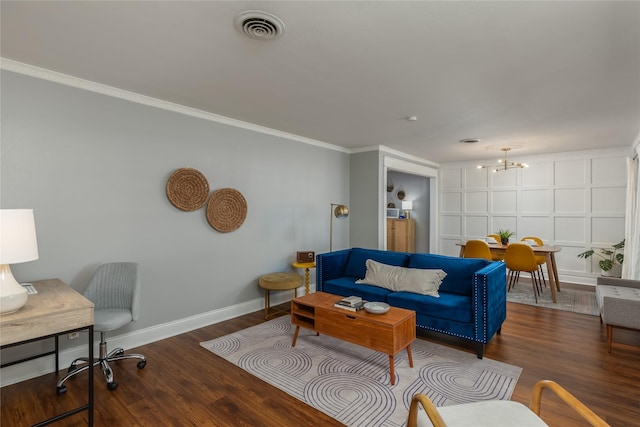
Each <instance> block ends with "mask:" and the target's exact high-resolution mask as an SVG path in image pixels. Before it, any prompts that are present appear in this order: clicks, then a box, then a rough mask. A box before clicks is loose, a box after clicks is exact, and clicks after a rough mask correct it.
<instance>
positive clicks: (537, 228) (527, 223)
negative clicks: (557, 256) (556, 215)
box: [518, 216, 553, 243]
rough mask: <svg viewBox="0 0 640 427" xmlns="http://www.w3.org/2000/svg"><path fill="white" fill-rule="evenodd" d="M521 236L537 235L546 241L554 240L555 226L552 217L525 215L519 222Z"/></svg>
mask: <svg viewBox="0 0 640 427" xmlns="http://www.w3.org/2000/svg"><path fill="white" fill-rule="evenodd" d="M518 233H519V234H520V236H519V238H520V239H522V238H523V237H525V236H536V237H539V238H541V239H542V240H543V241H544V242H545V243H547V242H549V241H551V240H552V238H551V237H552V236H553V227H552V222H551V218H550V217H548V216H523V217H522V218H520V222H519V223H518Z"/></svg>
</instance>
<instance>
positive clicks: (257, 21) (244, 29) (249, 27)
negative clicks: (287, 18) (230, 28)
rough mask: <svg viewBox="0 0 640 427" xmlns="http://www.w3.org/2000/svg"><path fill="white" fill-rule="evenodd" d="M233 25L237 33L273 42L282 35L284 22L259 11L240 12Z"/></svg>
mask: <svg viewBox="0 0 640 427" xmlns="http://www.w3.org/2000/svg"><path fill="white" fill-rule="evenodd" d="M233 23H234V25H235V27H236V29H237V30H238V31H240V32H241V33H243V34H245V35H246V36H247V37H249V38H252V39H257V40H275V39H277V38H278V37H280V36H282V34H283V33H284V22H282V20H281V19H280V18H278V17H277V16H274V15H272V14H270V13H267V12H262V11H260V10H247V11H246V12H240V13H238V14H237V15H236V17H235V18H234V19H233Z"/></svg>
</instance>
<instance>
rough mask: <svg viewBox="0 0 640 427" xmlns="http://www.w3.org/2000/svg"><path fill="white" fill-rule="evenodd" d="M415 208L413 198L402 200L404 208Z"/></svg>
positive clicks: (408, 209)
mask: <svg viewBox="0 0 640 427" xmlns="http://www.w3.org/2000/svg"><path fill="white" fill-rule="evenodd" d="M412 209H413V200H403V201H402V210H403V211H410V210H412Z"/></svg>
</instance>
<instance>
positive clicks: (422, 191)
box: [385, 171, 430, 253]
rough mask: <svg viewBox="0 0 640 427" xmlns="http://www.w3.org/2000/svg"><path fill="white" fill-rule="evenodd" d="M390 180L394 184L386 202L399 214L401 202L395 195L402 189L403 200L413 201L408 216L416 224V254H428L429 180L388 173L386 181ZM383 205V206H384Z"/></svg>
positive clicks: (415, 176) (393, 172)
mask: <svg viewBox="0 0 640 427" xmlns="http://www.w3.org/2000/svg"><path fill="white" fill-rule="evenodd" d="M389 179H391V181H392V182H393V184H394V189H393V191H392V192H390V193H387V202H386V203H388V202H393V203H394V204H395V205H396V207H397V208H398V209H400V213H401V214H402V213H403V211H402V209H401V207H402V205H401V201H400V200H398V198H397V196H396V194H397V192H398V190H399V189H400V188H402V189H403V190H404V192H405V194H406V197H405V199H404V200H412V201H413V210H412V211H411V213H410V215H411V218H413V219H414V220H415V222H416V235H415V242H416V247H415V250H416V252H419V253H428V252H429V236H430V233H429V197H430V194H429V178H427V177H424V176H418V175H411V174H407V173H403V172H396V171H388V172H387V180H389ZM386 203H385V206H386Z"/></svg>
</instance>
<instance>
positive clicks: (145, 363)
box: [137, 360, 147, 369]
mask: <svg viewBox="0 0 640 427" xmlns="http://www.w3.org/2000/svg"><path fill="white" fill-rule="evenodd" d="M137 366H138V369H142V368H144V367H145V366H147V361H146V360H141V361H139V362H138V365H137Z"/></svg>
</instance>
